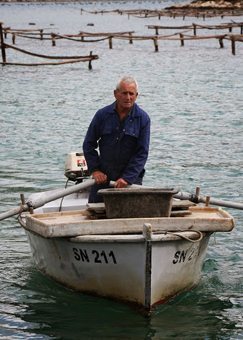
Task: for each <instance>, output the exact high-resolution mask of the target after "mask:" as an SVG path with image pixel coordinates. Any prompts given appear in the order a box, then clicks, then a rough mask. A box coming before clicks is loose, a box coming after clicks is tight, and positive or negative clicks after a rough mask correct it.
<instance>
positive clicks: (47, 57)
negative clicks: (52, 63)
mask: <svg viewBox="0 0 243 340" xmlns="http://www.w3.org/2000/svg"><path fill="white" fill-rule="evenodd" d="M5 46H6V47H7V48H12V49H13V50H16V51H18V52H22V53H25V54H28V55H32V56H34V57H40V58H46V59H69V60H70V59H83V60H84V61H89V60H93V59H98V56H97V55H89V56H48V55H45V54H37V53H32V52H29V51H26V50H23V49H22V48H18V47H15V46H12V45H8V44H5ZM79 61H81V60H79Z"/></svg>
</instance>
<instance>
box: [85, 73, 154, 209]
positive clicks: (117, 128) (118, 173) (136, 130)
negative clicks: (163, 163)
mask: <svg viewBox="0 0 243 340" xmlns="http://www.w3.org/2000/svg"><path fill="white" fill-rule="evenodd" d="M114 96H115V99H116V100H115V102H114V103H112V104H111V105H108V106H106V107H104V108H102V109H100V110H98V111H97V112H96V114H95V116H94V117H93V119H92V121H91V123H90V125H89V128H88V131H87V134H86V137H85V140H84V143H83V151H84V156H85V158H86V161H87V164H88V169H89V172H90V173H91V174H92V177H93V178H94V179H95V182H96V184H95V185H94V186H93V187H92V188H91V193H90V197H89V202H90V203H95V202H102V197H101V195H97V191H98V190H99V189H103V188H107V187H108V186H109V181H110V180H113V181H115V187H116V188H124V187H126V186H127V185H128V184H142V179H143V176H144V173H145V170H144V166H145V163H146V161H147V158H148V152H149V139H150V118H149V116H148V114H147V113H146V112H145V111H144V110H142V109H141V108H140V107H139V106H138V105H137V104H136V103H135V101H136V99H137V97H138V85H137V82H136V80H135V79H134V78H132V77H130V76H126V77H123V78H122V79H120V81H119V82H118V84H117V86H116V89H115V90H114Z"/></svg>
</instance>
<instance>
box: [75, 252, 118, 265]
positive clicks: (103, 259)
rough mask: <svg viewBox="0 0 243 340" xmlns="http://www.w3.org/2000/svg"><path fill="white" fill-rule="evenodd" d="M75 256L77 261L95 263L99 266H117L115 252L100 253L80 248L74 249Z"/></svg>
mask: <svg viewBox="0 0 243 340" xmlns="http://www.w3.org/2000/svg"><path fill="white" fill-rule="evenodd" d="M73 255H74V258H75V260H76V261H81V262H88V263H89V262H93V263H98V264H103V263H105V264H108V263H112V264H117V261H116V257H115V254H114V252H113V250H110V251H104V250H101V251H98V250H91V251H89V252H88V251H87V250H86V249H80V248H73Z"/></svg>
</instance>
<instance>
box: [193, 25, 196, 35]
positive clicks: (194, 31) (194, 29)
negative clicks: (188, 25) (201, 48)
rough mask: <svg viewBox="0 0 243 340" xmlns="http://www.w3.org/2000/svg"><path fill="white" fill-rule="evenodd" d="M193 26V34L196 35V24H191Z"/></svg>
mask: <svg viewBox="0 0 243 340" xmlns="http://www.w3.org/2000/svg"><path fill="white" fill-rule="evenodd" d="M192 26H193V34H194V35H197V25H196V24H192Z"/></svg>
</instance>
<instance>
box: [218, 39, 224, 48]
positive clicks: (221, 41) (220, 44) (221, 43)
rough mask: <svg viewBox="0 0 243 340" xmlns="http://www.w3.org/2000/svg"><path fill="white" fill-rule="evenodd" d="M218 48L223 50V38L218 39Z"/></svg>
mask: <svg viewBox="0 0 243 340" xmlns="http://www.w3.org/2000/svg"><path fill="white" fill-rule="evenodd" d="M219 46H220V48H224V42H223V38H219Z"/></svg>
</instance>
